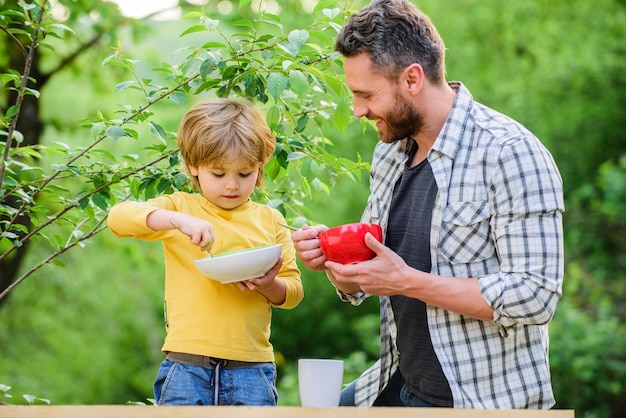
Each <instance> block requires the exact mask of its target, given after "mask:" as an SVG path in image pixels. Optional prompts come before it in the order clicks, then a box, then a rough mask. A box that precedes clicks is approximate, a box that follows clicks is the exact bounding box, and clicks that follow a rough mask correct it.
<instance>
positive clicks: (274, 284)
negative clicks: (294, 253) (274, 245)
mask: <svg viewBox="0 0 626 418" xmlns="http://www.w3.org/2000/svg"><path fill="white" fill-rule="evenodd" d="M282 265H283V258H282V257H281V258H279V259H278V261H277V262H276V264H274V266H273V267H272V268H271V269H269V270H268V271H267V273H265V275H263V276H261V277H257V278H254V279H249V280H244V281H242V282H237V283H236V284H237V286H238V287H239V289H240V290H242V291H251V290H256V291H257V292H259V293H261V294H262V295H263V296H265V297H266V298H267V299H268V300H269V301H270V302H272V303H273V304H275V305H280V304H282V303H283V302H284V301H285V297H286V287H285V282H283V281H282V280H281V279H280V278H277V277H276V275H277V274H278V272H279V271H280V268H281V267H282Z"/></svg>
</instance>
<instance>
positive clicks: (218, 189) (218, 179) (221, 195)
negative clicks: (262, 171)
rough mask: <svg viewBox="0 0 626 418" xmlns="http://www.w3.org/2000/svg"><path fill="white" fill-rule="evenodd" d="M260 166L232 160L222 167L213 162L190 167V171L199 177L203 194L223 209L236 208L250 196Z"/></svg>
mask: <svg viewBox="0 0 626 418" xmlns="http://www.w3.org/2000/svg"><path fill="white" fill-rule="evenodd" d="M259 168H260V167H259V166H254V167H250V166H249V165H248V164H247V163H246V162H242V161H230V162H226V163H224V164H221V165H220V167H217V166H214V165H211V164H209V165H205V166H200V167H189V173H190V174H191V175H192V176H196V177H198V183H199V184H200V188H201V189H202V195H203V196H204V197H205V198H207V199H208V200H209V201H210V202H211V203H213V204H214V205H216V206H219V207H221V208H222V209H234V208H236V207H237V206H239V205H242V204H243V203H246V202H247V201H248V199H249V198H250V195H251V194H252V192H253V191H254V187H255V185H256V181H257V177H258V176H259Z"/></svg>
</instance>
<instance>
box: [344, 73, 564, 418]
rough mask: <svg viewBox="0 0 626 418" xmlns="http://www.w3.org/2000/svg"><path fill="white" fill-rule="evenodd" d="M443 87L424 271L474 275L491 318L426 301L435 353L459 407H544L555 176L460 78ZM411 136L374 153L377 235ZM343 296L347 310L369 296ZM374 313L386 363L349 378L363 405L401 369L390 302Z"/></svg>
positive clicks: (559, 230)
mask: <svg viewBox="0 0 626 418" xmlns="http://www.w3.org/2000/svg"><path fill="white" fill-rule="evenodd" d="M450 86H451V87H452V88H453V89H455V90H456V92H457V95H456V99H455V102H454V106H453V108H452V110H451V112H450V114H449V116H448V119H447V121H446V123H445V125H444V127H443V129H442V130H441V132H440V133H439V136H438V138H437V140H436V141H435V143H434V145H433V147H432V149H431V150H430V151H429V153H428V160H429V162H430V165H431V167H432V170H433V174H434V177H435V180H436V182H437V186H438V188H439V192H438V194H437V197H436V200H435V205H434V208H433V214H432V227H431V233H430V241H431V244H430V245H431V249H430V252H431V261H432V271H431V272H432V273H434V274H438V275H443V276H453V277H458V278H459V280H463V278H468V277H469V278H471V277H474V278H476V277H477V278H478V284H479V287H480V291H481V293H482V296H483V298H484V299H485V301H486V302H487V303H488V304H489V306H491V307H492V308H493V310H494V316H493V321H490V322H484V321H479V320H476V319H472V318H468V317H465V316H462V315H458V314H456V313H453V312H450V311H446V310H444V309H441V308H437V307H435V306H430V305H427V315H428V326H429V330H430V335H431V339H432V344H433V348H434V350H435V353H436V354H437V357H438V359H439V361H440V363H441V367H442V369H443V372H444V374H445V376H446V378H447V379H448V382H449V384H450V389H451V391H452V396H453V399H454V407H455V408H478V409H514V408H537V409H547V408H550V407H552V406H553V405H554V403H555V401H554V395H553V393H552V386H551V381H550V369H549V364H548V325H547V324H548V322H549V321H550V319H551V318H552V316H553V314H554V310H555V307H556V305H557V301H558V300H559V298H560V296H561V291H562V279H563V257H564V254H563V227H562V212H563V210H564V205H563V188H562V180H561V177H560V174H559V171H558V169H557V167H556V165H555V163H554V160H553V158H552V156H551V155H550V153H549V152H548V151H547V150H546V148H545V147H544V146H543V145H542V144H541V143H540V142H539V140H538V139H537V138H536V137H535V136H534V135H532V134H531V133H530V132H529V131H528V130H526V129H525V128H524V127H523V126H521V125H520V124H518V123H516V122H515V121H513V120H511V119H510V118H508V117H506V116H504V115H502V114H500V113H498V112H495V111H494V110H492V109H489V108H487V107H485V106H483V105H481V104H479V103H476V102H474V101H473V99H472V96H471V94H470V93H469V91H468V90H467V89H466V88H465V87H464V86H463V85H462V84H461V83H458V82H452V83H450ZM407 141H412V139H410V138H409V139H407V140H404V141H400V142H398V143H394V144H384V143H379V144H378V145H377V146H376V149H375V151H374V157H373V162H372V170H371V175H370V192H371V194H370V197H369V199H368V202H367V207H366V209H365V212H364V214H363V217H362V220H363V221H364V222H376V223H379V224H380V225H381V226H382V227H383V230H386V227H387V223H388V222H387V220H388V216H389V206H390V203H391V196H392V192H393V188H394V185H395V184H396V181H397V180H398V179H399V178H400V176H401V174H402V172H403V170H404V167H405V162H406V160H407V158H408V155H407V153H406V149H407V148H408V146H407V145H408V144H410V143H409V142H407ZM339 294H340V296H341V297H342V299H343V300H345V301H349V302H351V303H352V304H354V305H358V304H360V303H361V302H362V300H363V299H364V298H365V297H367V296H368V295H366V294H363V293H362V292H360V293H358V294H354V295H346V294H342V293H341V292H339ZM380 313H381V336H380V337H381V358H380V360H378V361H377V362H376V363H375V364H374V365H373V366H372V367H371V368H370V369H368V370H367V371H365V372H364V373H363V374H362V375H361V377H359V379H358V380H357V382H356V393H355V401H356V404H357V405H359V406H369V405H372V403H373V401H374V399H375V398H376V396H377V395H378V394H379V393H380V391H381V390H382V389H383V388H384V387H385V386H386V384H387V382H388V381H389V379H390V377H391V376H392V375H393V373H394V372H395V370H396V369H397V366H398V352H397V350H396V347H395V335H396V326H395V322H394V318H393V311H392V310H391V303H390V301H389V298H387V297H381V298H380ZM416 343H419V342H416Z"/></svg>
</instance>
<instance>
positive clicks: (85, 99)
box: [0, 0, 626, 418]
mask: <svg viewBox="0 0 626 418" xmlns="http://www.w3.org/2000/svg"><path fill="white" fill-rule="evenodd" d="M12 3H13V2H6V1H1V0H0V10H7V9H10V8H11V7H14V6H13V5H12ZM52 3H53V4H56V6H55V7H56V8H57V10H58V12H57V13H58V14H57V16H56V18H57V19H59V22H63V23H64V24H66V25H68V26H70V27H71V28H72V29H73V30H74V31H75V32H76V40H75V41H74V42H73V43H63V42H57V43H56V44H55V50H53V51H49V50H44V51H42V53H41V57H40V59H41V61H40V62H38V63H36V65H37V67H36V68H37V69H38V70H39V71H40V74H34V75H33V76H34V77H35V78H38V76H43V75H45V76H46V77H47V78H46V81H47V82H46V83H45V87H43V88H42V90H41V98H40V100H39V109H38V111H39V115H38V118H39V121H38V122H37V120H36V119H31V124H35V123H36V122H37V124H39V125H40V126H39V128H40V129H41V141H42V143H46V142H48V143H49V142H53V141H60V142H63V143H66V144H68V145H69V146H70V147H81V146H84V145H85V144H87V143H88V142H89V141H90V136H89V133H88V132H86V130H85V128H84V127H82V126H81V123H80V121H81V120H83V119H85V118H90V117H93V116H94V115H96V114H97V113H98V112H102V113H109V114H110V113H114V112H115V111H116V109H118V107H119V97H118V96H116V95H115V94H114V91H113V90H114V86H115V85H116V84H117V83H119V82H120V81H122V80H120V79H119V77H120V75H119V74H117V73H116V72H115V71H110V70H108V69H104V68H103V67H102V66H101V62H102V60H103V59H104V58H105V57H107V56H108V55H110V54H111V51H112V49H113V48H114V47H115V46H116V45H118V43H120V44H123V45H124V47H125V49H126V51H127V53H129V54H130V53H132V55H133V57H136V58H137V59H139V60H141V62H142V65H145V68H146V70H148V69H149V68H151V67H155V66H158V65H160V63H161V62H162V61H165V60H169V59H172V57H175V56H176V54H177V53H178V52H177V51H178V50H179V48H181V47H183V46H184V45H185V43H186V42H189V38H181V37H180V36H179V35H180V34H181V33H182V32H183V31H184V30H185V28H186V27H188V26H189V25H190V24H189V23H188V22H186V21H185V20H184V19H181V16H182V15H183V13H184V11H181V9H179V8H178V7H177V6H178V3H177V2H176V1H173V2H164V3H163V4H161V3H159V2H152V1H127V2H121V1H120V2H119V3H121V6H123V7H121V8H118V6H117V5H116V4H115V3H111V2H106V1H93V0H85V1H83V2H72V1H61V0H59V1H57V2H52ZM194 3H195V4H194ZM198 3H201V4H198ZM241 3H242V5H239V4H238V2H232V3H231V2H229V1H227V0H223V1H219V2H213V1H211V2H209V3H208V4H207V2H206V1H205V2H199V1H196V2H193V3H192V2H184V3H183V4H182V6H183V7H184V8H183V10H186V11H193V10H196V9H198V8H201V7H202V8H204V9H205V10H206V12H207V14H210V15H214V16H215V19H220V20H221V21H226V22H229V21H230V22H234V21H236V20H237V19H238V18H239V15H240V14H249V13H251V11H250V10H256V9H255V8H257V9H258V8H260V7H266V8H268V9H269V10H271V12H272V13H275V14H280V16H281V19H282V22H283V23H284V25H285V26H288V27H293V28H299V27H305V26H306V25H307V23H308V22H309V20H310V13H311V10H312V8H313V7H314V5H315V4H316V3H317V2H311V1H304V0H303V1H296V0H287V1H271V2H267V1H263V2H258V1H253V2H241ZM324 3H328V5H329V6H328V7H331V6H332V4H333V2H324ZM337 3H339V2H337ZM414 3H415V4H416V5H417V6H418V7H420V8H421V9H422V10H424V11H425V12H426V13H427V14H428V15H429V16H430V17H431V19H432V20H433V22H434V23H435V25H436V26H437V27H438V29H439V31H440V33H441V35H442V37H443V39H444V41H445V43H446V46H447V75H448V79H449V80H460V81H462V82H464V83H465V84H466V85H467V87H468V88H469V90H470V91H471V92H472V93H473V95H474V98H475V100H477V101H479V102H481V103H483V104H486V105H488V106H490V107H492V108H494V109H497V110H499V111H501V112H503V113H505V114H507V115H509V116H511V117H513V118H515V119H517V120H518V121H520V122H521V123H523V124H524V125H525V126H526V127H528V128H529V129H530V130H531V131H533V132H534V133H535V134H536V135H537V136H538V137H539V138H540V139H541V140H542V141H543V142H544V143H545V144H546V146H547V147H548V148H549V149H550V150H551V152H552V153H553V155H554V157H555V159H556V162H557V164H558V165H559V167H560V170H561V173H562V176H563V180H564V184H565V199H566V213H565V219H564V222H565V240H566V274H565V280H564V295H563V298H562V300H561V302H560V305H559V307H558V309H557V312H556V316H555V318H554V320H553V321H552V323H551V325H550V338H551V340H550V342H551V346H550V359H551V365H552V373H553V384H554V388H555V392H556V398H557V405H556V408H562V409H575V410H576V416H577V417H615V418H617V417H622V416H623V413H624V412H623V411H624V410H626V325H625V324H626V308H625V305H624V297H625V296H626V289H625V287H626V257H625V253H626V216H625V215H624V213H625V209H626V136H625V134H624V128H623V127H624V122H626V118H625V117H624V115H625V113H624V109H626V93H625V92H626V3H625V2H624V1H623V0H596V1H594V2H588V1H582V0H578V1H565V0H553V1H550V2H546V1H543V0H527V1H523V2H512V1H500V0H450V1H446V2H440V1H437V0H421V1H417V0H416V1H414ZM364 4H366V2H365V1H354V2H350V5H351V6H352V7H353V8H354V9H357V8H359V7H360V6H362V5H364ZM62 5H64V7H61V6H62ZM131 5H132V6H134V7H130V6H131ZM137 6H140V7H137ZM157 6H158V7H159V8H155V7H157ZM240 6H241V7H240ZM163 9H167V10H166V11H165V12H164V13H156V12H159V11H163ZM121 12H124V13H126V15H123V14H122V13H121ZM94 14H97V15H98V17H99V18H98V19H97V22H98V23H97V24H94V23H93V20H90V19H93V18H94ZM0 26H2V21H0ZM92 41H93V42H92ZM79 47H80V48H79ZM14 52H15V51H13V50H12V42H11V40H10V39H9V38H8V37H7V36H5V34H4V33H0V70H1V71H0V73H4V72H6V71H7V67H8V66H9V65H10V60H9V57H12V55H11V54H13V53H14ZM74 52H77V53H75V54H74ZM70 55H72V56H73V58H72V60H71V61H70V62H67V63H66V64H65V65H59V64H60V63H59V59H58V57H59V56H70ZM9 94H10V92H9V91H8V90H3V96H4V97H3V99H2V100H1V101H0V105H2V107H3V111H4V110H6V108H7V107H8V106H10V101H9ZM184 110H185V108H184V107H180V106H173V105H172V106H171V109H170V111H169V112H165V116H164V117H163V118H162V122H161V123H163V125H164V126H166V128H167V129H170V130H175V129H176V127H177V125H178V122H179V120H180V117H181V116H182V114H183V113H184ZM376 141H377V135H376V132H375V131H374V130H373V129H371V128H369V127H366V128H365V130H363V127H362V126H361V125H360V124H359V123H353V124H351V125H350V126H349V127H348V128H347V129H346V130H345V131H343V132H342V133H341V135H339V136H337V137H336V138H333V153H334V154H335V155H337V156H343V157H345V158H350V159H355V158H356V155H357V154H359V155H360V156H361V157H362V158H363V160H365V161H371V152H372V150H373V147H374V145H375V144H376ZM119 146H125V147H128V150H127V152H132V151H133V146H136V147H140V145H139V144H138V143H136V144H135V145H133V144H132V143H130V144H126V145H121V144H120V145H119ZM367 186H368V183H367V173H364V175H363V176H361V178H360V179H356V180H350V179H348V178H342V179H340V181H339V182H337V183H336V184H335V185H334V186H333V188H332V189H331V190H330V192H329V193H328V194H325V193H320V194H318V195H315V196H313V197H312V198H311V199H310V200H308V201H306V202H305V204H306V207H307V208H309V210H310V213H311V214H312V215H311V216H310V219H311V220H313V221H315V222H318V223H323V224H326V225H328V226H333V225H337V224H341V223H347V222H356V221H358V220H359V218H360V215H361V211H362V209H363V207H364V204H365V201H366V198H367V194H368V190H367ZM46 251H48V249H46V248H42V247H41V246H38V245H36V244H34V245H31V246H30V248H29V251H28V252H27V253H26V255H25V260H24V261H23V263H22V267H21V269H22V270H23V269H25V268H28V267H26V266H28V265H29V261H28V260H29V259H31V260H35V259H39V258H41V256H42V254H45V253H46ZM60 262H61V263H62V265H59V264H60V263H57V265H54V266H46V267H44V268H43V269H41V270H39V271H38V272H36V273H35V274H33V275H32V276H30V277H29V278H28V279H27V280H25V281H24V282H23V283H21V284H20V285H19V286H18V287H16V288H15V289H14V290H13V291H12V292H11V293H10V295H9V296H8V297H6V298H4V299H2V300H0V385H5V386H4V387H2V386H0V388H3V389H0V393H2V391H4V393H5V395H7V394H10V395H12V397H11V398H8V397H6V396H5V397H4V398H0V400H3V401H5V402H9V403H18V404H20V403H27V402H28V399H25V398H24V397H23V396H22V395H23V394H28V395H32V396H34V397H36V398H41V399H46V400H49V401H50V402H51V403H53V404H123V403H128V402H144V403H150V400H149V399H150V398H152V397H153V394H152V381H153V378H154V376H155V374H156V371H157V368H158V365H159V363H160V361H161V359H162V354H161V353H160V347H161V344H162V340H163V337H164V328H163V302H162V293H163V262H162V252H161V247H160V244H159V243H148V242H143V241H138V240H122V239H118V238H114V237H113V236H112V235H111V234H110V233H109V232H108V230H105V231H103V232H102V233H100V234H98V235H96V236H95V237H93V238H92V239H91V240H90V241H89V244H88V245H86V246H84V248H76V249H74V250H72V251H69V252H68V253H67V254H64V255H63V256H62V257H61V258H60ZM302 273H303V275H302V278H303V282H304V286H305V299H304V300H303V302H302V303H301V304H300V305H299V306H298V307H297V308H295V309H293V310H289V311H284V310H275V311H274V318H273V326H272V342H273V344H274V346H275V350H276V352H277V364H278V367H279V395H280V401H279V403H280V404H281V405H299V399H298V394H297V376H296V373H295V370H296V363H297V359H298V358H303V357H329V358H339V359H344V360H345V361H346V376H345V383H348V382H349V381H351V380H352V379H353V378H355V377H356V376H357V375H358V374H359V373H360V372H361V371H363V370H364V369H365V368H366V367H368V366H369V365H370V364H371V362H372V361H374V360H375V359H376V358H377V356H378V348H379V346H378V324H379V322H378V320H379V318H378V301H377V300H376V299H375V298H371V299H370V300H368V301H367V302H366V303H365V304H364V305H362V306H361V307H359V308H355V307H353V306H351V305H349V304H345V303H341V302H340V301H339V300H338V298H337V297H336V295H335V293H334V290H333V289H332V287H331V286H330V285H329V284H328V282H327V280H326V278H325V276H324V275H323V274H321V273H314V272H310V271H307V270H304V269H303V271H302ZM0 275H2V276H4V277H3V278H2V279H3V280H7V279H8V278H9V275H10V272H9V270H7V269H4V267H3V270H2V271H0ZM4 285H5V286H6V282H5V283H4ZM9 387H10V388H9ZM31 401H32V398H31ZM35 402H37V401H36V400H35Z"/></svg>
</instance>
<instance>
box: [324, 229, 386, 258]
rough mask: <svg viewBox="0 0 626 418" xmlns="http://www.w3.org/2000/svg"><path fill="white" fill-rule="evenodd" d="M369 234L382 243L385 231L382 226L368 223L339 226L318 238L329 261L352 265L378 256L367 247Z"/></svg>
mask: <svg viewBox="0 0 626 418" xmlns="http://www.w3.org/2000/svg"><path fill="white" fill-rule="evenodd" d="M367 232H369V233H371V234H372V235H373V236H374V238H376V239H377V240H378V241H380V242H382V240H383V230H382V228H381V227H380V225H377V224H368V223H354V224H346V225H339V226H336V227H334V228H330V229H327V230H326V231H323V232H321V233H320V234H319V235H318V238H319V242H320V247H321V249H322V252H323V253H324V256H325V257H326V259H327V260H330V261H335V262H337V263H341V264H350V263H358V262H359V261H367V260H369V259H371V258H374V256H375V255H376V254H375V253H374V251H372V250H370V249H369V248H368V247H367V245H365V234H366V233H367Z"/></svg>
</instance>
